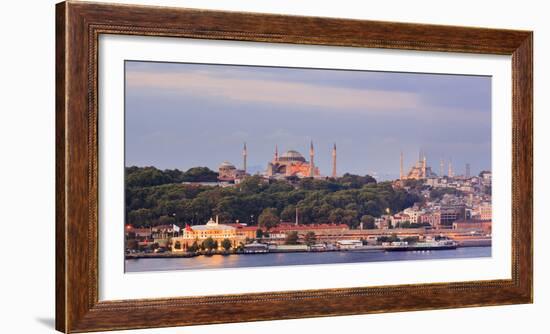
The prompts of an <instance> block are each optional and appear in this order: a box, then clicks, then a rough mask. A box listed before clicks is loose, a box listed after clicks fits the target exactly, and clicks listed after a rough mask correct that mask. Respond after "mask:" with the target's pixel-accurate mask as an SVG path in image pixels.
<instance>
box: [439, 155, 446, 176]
mask: <svg viewBox="0 0 550 334" xmlns="http://www.w3.org/2000/svg"><path fill="white" fill-rule="evenodd" d="M444 174H445V160H443V159H441V160H439V177H443V175H444Z"/></svg>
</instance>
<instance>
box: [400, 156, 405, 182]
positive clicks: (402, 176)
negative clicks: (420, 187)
mask: <svg viewBox="0 0 550 334" xmlns="http://www.w3.org/2000/svg"><path fill="white" fill-rule="evenodd" d="M404 177H405V175H403V151H401V154H400V155H399V179H400V180H403V178H404Z"/></svg>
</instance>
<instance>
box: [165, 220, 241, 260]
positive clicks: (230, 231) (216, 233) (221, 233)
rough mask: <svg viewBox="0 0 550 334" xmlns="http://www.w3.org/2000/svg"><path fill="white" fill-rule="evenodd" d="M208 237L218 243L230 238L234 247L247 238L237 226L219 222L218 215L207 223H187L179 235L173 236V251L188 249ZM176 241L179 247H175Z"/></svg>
mask: <svg viewBox="0 0 550 334" xmlns="http://www.w3.org/2000/svg"><path fill="white" fill-rule="evenodd" d="M208 238H212V239H213V240H214V241H217V242H218V244H219V243H220V242H221V241H222V240H224V239H229V240H230V241H231V244H232V245H233V247H235V246H236V245H238V243H239V242H244V240H245V239H246V237H245V236H244V235H242V234H238V233H237V229H236V228H235V227H233V226H229V225H224V224H219V223H218V217H216V220H215V221H214V220H213V219H210V220H209V221H208V222H207V223H206V224H205V225H193V226H189V225H187V226H186V227H185V228H184V229H183V230H182V231H181V235H180V236H179V237H175V238H172V251H173V252H178V251H179V252H183V251H186V250H187V248H188V247H189V246H191V245H192V244H193V243H194V242H195V241H197V242H198V243H199V244H200V243H201V242H203V241H204V240H205V239H208ZM176 243H177V244H178V245H179V246H180V247H179V249H178V248H176V247H175V245H176Z"/></svg>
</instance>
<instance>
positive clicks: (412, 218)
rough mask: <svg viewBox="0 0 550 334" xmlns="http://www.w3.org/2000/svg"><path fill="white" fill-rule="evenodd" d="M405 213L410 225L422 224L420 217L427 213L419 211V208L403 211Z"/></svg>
mask: <svg viewBox="0 0 550 334" xmlns="http://www.w3.org/2000/svg"><path fill="white" fill-rule="evenodd" d="M403 213H404V214H405V215H407V216H408V217H409V222H410V223H420V217H421V216H422V215H423V214H424V213H425V211H424V210H421V209H418V208H417V207H412V208H407V209H405V210H403Z"/></svg>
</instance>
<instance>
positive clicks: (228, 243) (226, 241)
mask: <svg viewBox="0 0 550 334" xmlns="http://www.w3.org/2000/svg"><path fill="white" fill-rule="evenodd" d="M222 247H223V249H225V251H226V252H227V251H228V250H229V249H230V248H231V240H229V239H223V240H222Z"/></svg>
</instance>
